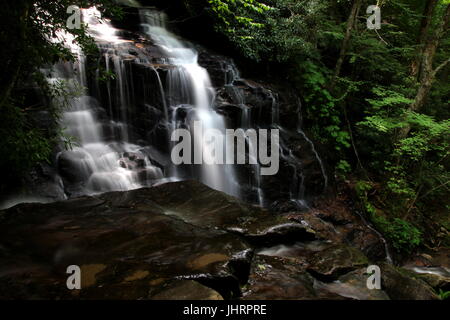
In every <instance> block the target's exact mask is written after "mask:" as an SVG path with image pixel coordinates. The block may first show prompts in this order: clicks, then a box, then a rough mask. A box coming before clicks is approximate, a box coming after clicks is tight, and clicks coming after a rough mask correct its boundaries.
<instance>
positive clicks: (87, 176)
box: [49, 9, 163, 194]
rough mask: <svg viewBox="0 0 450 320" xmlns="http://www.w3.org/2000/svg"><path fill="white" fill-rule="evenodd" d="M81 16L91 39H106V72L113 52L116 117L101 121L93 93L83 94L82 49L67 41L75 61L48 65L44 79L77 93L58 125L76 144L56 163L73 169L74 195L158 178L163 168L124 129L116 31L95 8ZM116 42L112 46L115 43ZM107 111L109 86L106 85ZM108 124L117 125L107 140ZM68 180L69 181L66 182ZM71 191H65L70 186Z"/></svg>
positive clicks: (125, 102)
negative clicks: (48, 74) (65, 86)
mask: <svg viewBox="0 0 450 320" xmlns="http://www.w3.org/2000/svg"><path fill="white" fill-rule="evenodd" d="M83 13H84V19H85V21H86V22H87V23H89V26H90V31H91V33H92V35H93V36H94V38H95V39H96V40H97V41H100V42H103V41H104V42H106V43H107V45H108V46H110V47H109V48H108V51H107V53H106V54H105V60H106V61H107V63H106V68H107V71H110V70H109V59H110V57H112V60H113V62H114V71H115V74H116V76H117V88H116V90H115V92H117V94H118V100H119V102H120V110H119V112H118V118H119V119H118V121H114V120H111V121H110V122H109V123H102V122H100V121H99V119H98V118H97V114H98V113H100V112H101V111H102V108H100V106H99V105H98V102H97V100H96V99H95V98H93V97H91V96H88V90H87V85H88V84H87V83H88V82H87V79H86V61H85V60H86V59H85V57H84V56H83V53H82V52H81V49H80V48H79V47H78V46H76V45H74V44H73V43H71V42H70V41H68V40H69V39H67V38H66V43H67V44H68V45H69V46H70V47H71V49H72V51H73V52H74V53H75V54H77V56H78V59H77V61H76V62H75V63H59V64H58V65H56V66H54V67H53V69H52V70H51V77H50V78H49V82H51V83H55V82H61V81H62V82H63V83H66V84H67V85H68V86H69V87H70V88H71V91H75V90H76V89H77V88H78V89H79V90H81V94H80V95H79V96H76V97H74V98H71V99H70V101H69V108H68V111H66V112H65V113H64V114H63V117H62V124H61V125H62V127H63V128H65V131H66V134H68V135H70V136H72V137H74V138H75V139H76V146H74V147H72V149H71V150H68V151H62V152H61V153H59V154H58V156H57V158H58V163H59V166H60V168H61V167H62V168H63V169H64V170H66V171H70V170H74V173H76V175H77V176H73V178H74V179H75V180H78V181H76V182H78V184H76V185H77V187H78V188H77V189H78V190H76V191H75V192H74V193H75V194H77V193H78V194H92V193H99V192H106V191H125V190H131V189H136V188H139V187H141V186H143V183H145V182H146V181H147V180H149V179H160V178H162V177H163V174H162V171H161V170H160V169H159V168H157V167H155V166H153V165H151V163H150V161H149V159H148V158H146V157H145V156H144V155H143V154H142V153H141V152H140V151H139V150H140V148H141V147H140V146H138V145H135V144H131V143H128V130H127V108H128V106H129V103H128V101H129V99H128V92H127V91H126V88H127V86H126V85H125V83H124V82H125V81H126V74H125V73H126V71H125V68H124V64H123V60H122V59H121V57H120V56H118V55H117V54H116V53H115V52H116V51H117V50H116V49H118V46H120V44H121V43H123V42H124V41H123V40H120V39H119V38H118V37H117V36H116V35H115V33H116V32H115V30H114V28H112V27H111V26H110V25H109V23H108V22H107V21H101V23H100V21H99V20H98V16H97V11H96V10H95V9H88V10H84V12H83ZM116 46H117V47H116ZM108 92H109V95H110V96H109V101H110V111H111V112H112V109H111V100H112V99H113V98H112V96H111V88H110V87H108ZM104 125H109V126H111V127H113V128H116V129H117V128H118V129H119V130H117V131H116V134H115V135H114V137H113V139H110V140H108V139H106V138H105V137H104V134H103V126H104ZM71 182H73V181H71ZM69 192H70V191H69Z"/></svg>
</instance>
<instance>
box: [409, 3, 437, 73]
mask: <svg viewBox="0 0 450 320" xmlns="http://www.w3.org/2000/svg"><path fill="white" fill-rule="evenodd" d="M437 3H438V0H427V1H426V3H425V8H424V11H423V16H422V20H421V22H420V30H419V36H418V38H417V43H418V44H419V49H418V50H417V56H416V59H414V61H413V63H412V65H411V75H412V76H414V77H415V79H416V80H419V79H420V77H421V75H422V73H423V70H422V65H421V63H420V60H421V57H422V55H423V52H424V49H425V47H424V44H425V43H426V40H427V36H428V34H429V32H430V26H431V23H432V17H433V14H434V9H435V8H436V5H437Z"/></svg>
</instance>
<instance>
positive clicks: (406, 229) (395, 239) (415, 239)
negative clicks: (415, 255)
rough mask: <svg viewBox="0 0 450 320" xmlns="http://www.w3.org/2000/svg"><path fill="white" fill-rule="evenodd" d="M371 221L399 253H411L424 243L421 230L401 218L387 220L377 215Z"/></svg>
mask: <svg viewBox="0 0 450 320" xmlns="http://www.w3.org/2000/svg"><path fill="white" fill-rule="evenodd" d="M371 219H372V222H373V223H374V224H375V226H376V227H377V228H378V229H379V230H380V231H381V232H382V233H383V234H384V235H385V236H386V237H387V238H388V239H389V240H390V241H391V243H392V245H393V246H394V248H395V249H396V250H397V251H399V252H407V253H410V252H411V251H412V250H414V249H415V248H416V247H417V246H419V245H420V244H421V243H422V233H421V232H420V230H419V229H417V228H416V227H415V226H413V225H412V224H410V223H409V222H407V221H404V220H402V219H400V218H394V219H392V220H387V219H386V218H384V217H383V216H380V215H377V214H376V213H373V214H372V216H371Z"/></svg>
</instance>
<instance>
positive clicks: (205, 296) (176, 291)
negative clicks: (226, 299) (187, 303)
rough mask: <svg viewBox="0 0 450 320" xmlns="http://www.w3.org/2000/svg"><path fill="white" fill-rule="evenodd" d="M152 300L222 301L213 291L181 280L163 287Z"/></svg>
mask: <svg viewBox="0 0 450 320" xmlns="http://www.w3.org/2000/svg"><path fill="white" fill-rule="evenodd" d="M150 299H152V300H223V298H222V296H221V295H220V294H219V293H218V292H217V291H215V290H213V289H211V288H208V287H206V286H204V285H201V284H200V283H198V282H196V281H193V280H181V281H175V282H173V283H170V284H167V285H165V286H164V287H163V288H161V289H160V291H159V292H158V293H155V294H153V295H151V296H150Z"/></svg>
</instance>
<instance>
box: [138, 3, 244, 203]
mask: <svg viewBox="0 0 450 320" xmlns="http://www.w3.org/2000/svg"><path fill="white" fill-rule="evenodd" d="M140 17H141V26H142V29H143V32H144V33H146V34H147V35H148V36H149V37H150V38H151V39H152V40H153V41H154V42H155V44H156V45H157V46H159V47H160V48H161V49H162V51H163V52H164V53H165V55H166V56H167V60H166V63H168V64H170V65H171V66H172V69H171V70H170V72H169V73H168V80H167V82H168V88H167V91H168V94H167V96H168V97H169V102H170V106H169V108H170V111H171V112H172V114H173V116H172V117H171V121H172V122H171V124H170V125H169V126H168V128H170V130H171V131H173V130H176V129H178V128H181V127H183V128H188V129H189V130H190V132H191V133H192V136H193V139H194V141H200V142H202V143H198V144H195V146H194V154H200V155H211V154H212V153H213V151H214V152H215V150H212V144H211V141H205V140H204V137H203V135H201V131H200V130H193V129H194V122H195V121H196V120H197V121H201V125H202V127H203V130H211V129H214V130H217V131H218V132H220V134H221V135H222V137H225V129H226V126H225V121H224V119H223V117H222V116H221V115H219V114H217V113H216V112H215V111H214V109H213V104H214V98H215V91H214V88H213V86H212V84H211V79H210V77H209V74H208V72H207V71H206V69H204V68H202V67H201V66H200V65H199V64H198V61H197V60H198V53H197V52H196V50H195V49H194V48H190V47H188V46H187V45H186V44H184V43H182V41H180V40H178V39H177V37H176V36H175V35H174V34H172V33H171V32H169V31H168V29H167V25H166V17H165V15H164V14H163V13H161V12H157V11H152V10H148V9H141V10H140ZM180 107H184V108H188V109H190V114H189V117H178V115H177V111H178V109H179V108H180ZM168 118H169V117H168ZM170 135H171V132H170V133H169V136H170ZM223 152H227V150H223ZM197 164H198V165H199V168H198V169H194V178H197V179H198V180H200V181H202V182H203V183H205V184H206V185H208V186H210V187H211V188H213V189H216V190H220V191H223V192H226V193H228V194H231V195H233V196H239V188H238V183H237V179H236V175H235V172H234V169H233V167H232V166H230V165H220V164H206V163H203V161H202V163H201V164H199V163H197ZM172 172H173V173H174V174H176V175H178V174H179V171H178V169H173V170H172ZM176 178H181V177H176Z"/></svg>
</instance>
